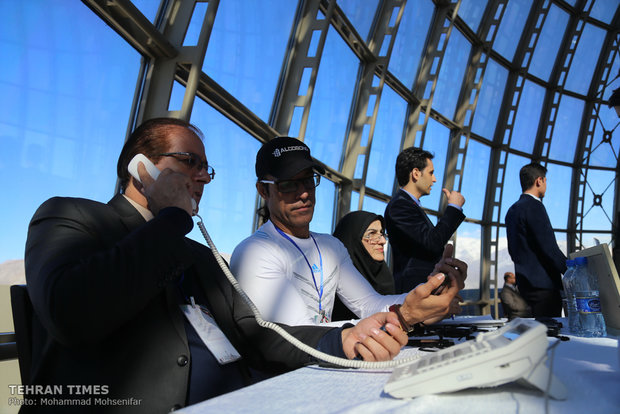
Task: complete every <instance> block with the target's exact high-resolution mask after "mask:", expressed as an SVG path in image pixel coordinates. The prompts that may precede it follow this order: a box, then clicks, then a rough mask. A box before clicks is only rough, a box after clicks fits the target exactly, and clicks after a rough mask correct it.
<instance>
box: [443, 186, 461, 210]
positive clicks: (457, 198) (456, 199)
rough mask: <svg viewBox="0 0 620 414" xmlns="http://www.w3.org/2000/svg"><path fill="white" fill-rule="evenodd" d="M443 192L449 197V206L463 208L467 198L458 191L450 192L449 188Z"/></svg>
mask: <svg viewBox="0 0 620 414" xmlns="http://www.w3.org/2000/svg"><path fill="white" fill-rule="evenodd" d="M442 191H443V193H444V194H445V195H446V197H448V204H454V205H457V206H459V207H463V204H465V197H463V194H461V193H459V192H458V191H449V190H448V189H447V188H444V189H443V190H442Z"/></svg>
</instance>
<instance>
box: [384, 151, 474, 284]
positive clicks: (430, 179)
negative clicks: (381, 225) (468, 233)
mask: <svg viewBox="0 0 620 414" xmlns="http://www.w3.org/2000/svg"><path fill="white" fill-rule="evenodd" d="M432 159H433V154H431V153H430V152H428V151H424V150H422V149H420V148H406V149H405V150H403V151H402V152H401V153H400V154H398V157H397V158H396V179H397V180H398V185H399V186H400V189H399V190H398V192H397V193H396V194H395V195H394V197H392V199H391V200H390V202H389V203H388V205H387V207H386V209H385V226H386V229H387V233H388V236H389V240H390V245H391V246H392V254H393V257H394V282H395V285H396V292H397V293H402V292H408V291H410V290H411V289H413V288H415V287H416V286H417V285H418V284H420V283H424V282H426V278H427V277H428V275H429V274H430V273H431V272H432V271H433V268H434V266H435V263H437V262H438V261H439V260H440V259H441V255H442V252H443V249H444V247H445V245H446V243H447V242H448V240H450V237H452V234H453V233H454V232H455V231H456V229H457V227H458V226H459V224H461V222H462V221H463V220H464V219H465V215H464V214H463V211H462V207H463V204H465V198H464V197H463V196H462V195H461V193H459V192H458V191H448V190H447V189H445V188H444V189H443V192H444V194H445V195H446V196H447V197H448V207H447V208H446V210H445V211H444V214H443V216H442V217H441V218H440V219H439V221H438V223H437V225H436V226H434V225H433V223H432V222H431V221H430V220H429V218H428V216H427V215H426V213H425V212H424V210H423V209H422V207H421V206H420V198H421V197H423V196H426V195H428V194H430V193H431V187H432V186H433V184H434V183H435V182H436V181H437V179H436V178H435V168H434V166H433V161H432Z"/></svg>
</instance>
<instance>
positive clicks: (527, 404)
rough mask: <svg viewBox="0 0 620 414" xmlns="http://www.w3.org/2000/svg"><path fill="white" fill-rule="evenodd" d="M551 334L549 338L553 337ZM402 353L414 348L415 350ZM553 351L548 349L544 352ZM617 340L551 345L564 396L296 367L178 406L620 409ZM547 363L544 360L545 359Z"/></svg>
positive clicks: (242, 409)
mask: <svg viewBox="0 0 620 414" xmlns="http://www.w3.org/2000/svg"><path fill="white" fill-rule="evenodd" d="M556 340H557V339H555V338H549V341H550V342H552V341H556ZM405 351H406V352H405V353H409V354H411V353H414V352H418V351H417V350H414V349H408V350H405ZM550 358H551V353H549V359H550ZM618 358H619V353H618V340H617V339H615V338H578V337H572V336H571V337H570V341H566V342H561V343H560V344H559V345H558V346H557V347H556V349H555V356H554V361H553V367H552V369H553V372H554V373H555V375H556V376H557V377H558V378H559V379H560V381H562V382H563V383H564V385H565V386H566V388H567V389H568V395H569V396H568V398H567V399H566V400H564V401H556V400H552V399H549V400H548V401H546V400H545V397H544V394H543V393H542V392H541V391H537V390H533V389H528V388H525V387H523V386H521V385H518V384H516V383H510V384H505V385H502V386H499V387H495V388H484V389H467V390H462V391H459V392H455V393H450V394H438V395H426V396H422V397H418V398H415V399H411V400H399V399H395V398H392V397H390V396H389V395H387V394H385V393H384V392H383V386H384V385H385V383H386V381H387V379H388V377H389V375H390V374H389V373H388V372H368V371H360V370H352V369H345V370H339V369H327V368H321V367H318V366H312V367H306V368H301V369H298V370H296V371H293V372H290V373H287V374H284V375H280V376H278V377H275V378H272V379H269V380H266V381H263V382H261V383H258V384H255V385H253V386H250V387H246V388H243V389H241V390H238V391H235V392H232V393H229V394H225V395H222V396H219V397H217V398H213V399H211V400H208V401H205V402H202V403H199V404H196V405H193V406H190V407H187V408H185V409H184V410H182V412H183V413H192V414H196V413H211V412H227V413H257V412H265V413H267V412H268V413H314V414H316V413H356V414H357V413H375V412H377V413H378V412H381V413H429V414H436V413H444V412H445V413H493V412H495V413H502V414H504V413H544V412H546V404H547V403H548V412H550V413H561V414H565V413H579V414H594V413H605V414H612V413H620V370H619V366H620V365H619V361H618ZM547 365H549V361H548V362H547Z"/></svg>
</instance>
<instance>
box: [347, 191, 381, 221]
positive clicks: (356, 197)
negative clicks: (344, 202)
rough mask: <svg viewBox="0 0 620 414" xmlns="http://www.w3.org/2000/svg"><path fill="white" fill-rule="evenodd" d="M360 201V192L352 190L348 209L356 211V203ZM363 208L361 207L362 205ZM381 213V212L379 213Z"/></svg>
mask: <svg viewBox="0 0 620 414" xmlns="http://www.w3.org/2000/svg"><path fill="white" fill-rule="evenodd" d="M359 201H360V193H358V192H357V191H352V192H351V204H350V205H349V210H350V211H357V210H359V209H358V207H357V206H358V204H359ZM362 209H363V207H362ZM381 215H383V213H381Z"/></svg>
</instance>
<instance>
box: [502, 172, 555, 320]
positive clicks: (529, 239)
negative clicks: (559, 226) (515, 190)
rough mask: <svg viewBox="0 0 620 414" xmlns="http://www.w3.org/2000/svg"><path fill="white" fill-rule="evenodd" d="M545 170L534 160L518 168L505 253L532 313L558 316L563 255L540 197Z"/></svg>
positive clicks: (507, 221)
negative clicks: (516, 197) (516, 195)
mask: <svg viewBox="0 0 620 414" xmlns="http://www.w3.org/2000/svg"><path fill="white" fill-rule="evenodd" d="M546 174H547V169H546V168H545V167H543V166H542V165H540V164H538V163H531V164H528V165H525V166H523V167H522V168H521V171H520V172H519V179H520V181H521V188H522V189H523V194H521V197H520V198H519V200H518V201H517V202H516V203H514V204H513V205H512V206H511V207H510V208H509V209H508V212H507V213H506V235H507V237H508V252H509V253H510V257H511V258H512V261H513V262H514V264H515V273H516V276H517V286H518V287H519V292H521V296H523V298H524V299H525V301H526V302H527V303H528V304H529V305H530V306H531V307H532V315H533V316H534V317H539V316H548V317H554V316H561V312H562V298H561V296H560V290H562V273H564V272H565V271H566V256H565V255H564V253H562V251H561V250H560V248H559V247H558V244H557V242H556V240H555V234H554V232H553V228H552V227H551V222H550V221H549V216H548V215H547V210H546V209H545V206H544V205H543V203H542V199H543V197H544V196H545V192H546V191H547V178H546Z"/></svg>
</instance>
